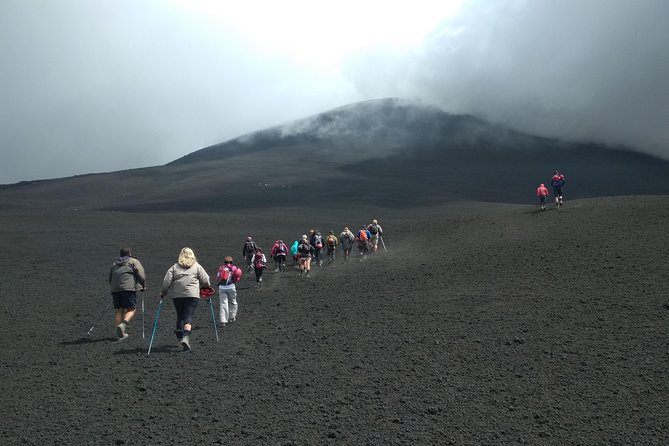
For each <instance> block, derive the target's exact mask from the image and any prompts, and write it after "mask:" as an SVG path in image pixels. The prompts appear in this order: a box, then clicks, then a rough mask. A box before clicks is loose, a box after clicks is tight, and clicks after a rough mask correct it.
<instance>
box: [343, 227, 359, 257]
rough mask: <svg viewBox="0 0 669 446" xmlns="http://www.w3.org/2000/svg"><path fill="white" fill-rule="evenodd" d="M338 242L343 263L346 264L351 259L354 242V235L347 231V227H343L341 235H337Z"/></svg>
mask: <svg viewBox="0 0 669 446" xmlns="http://www.w3.org/2000/svg"><path fill="white" fill-rule="evenodd" d="M339 241H340V242H341V250H342V252H343V253H344V262H346V261H347V260H348V259H349V257H351V250H352V249H353V242H354V241H355V235H353V233H352V232H351V230H350V229H348V226H346V227H344V230H343V231H342V233H341V234H339Z"/></svg>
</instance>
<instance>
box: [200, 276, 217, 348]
mask: <svg viewBox="0 0 669 446" xmlns="http://www.w3.org/2000/svg"><path fill="white" fill-rule="evenodd" d="M214 294H216V291H214V289H213V288H212V287H210V286H207V287H202V288H200V298H201V299H205V300H208V301H209V308H210V309H211V322H212V323H213V324H214V333H215V334H216V342H218V329H217V328H216V316H214V303H213V302H212V296H213V295H214Z"/></svg>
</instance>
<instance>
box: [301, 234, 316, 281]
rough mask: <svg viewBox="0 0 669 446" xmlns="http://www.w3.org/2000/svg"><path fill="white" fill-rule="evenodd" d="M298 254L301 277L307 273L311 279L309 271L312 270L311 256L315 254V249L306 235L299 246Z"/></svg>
mask: <svg viewBox="0 0 669 446" xmlns="http://www.w3.org/2000/svg"><path fill="white" fill-rule="evenodd" d="M297 253H298V255H299V256H300V257H299V261H300V276H302V273H304V272H305V271H306V273H307V274H306V275H307V277H309V271H310V270H311V256H313V254H314V247H313V246H311V244H310V243H309V239H307V236H306V235H303V236H302V238H301V239H300V243H299V245H297Z"/></svg>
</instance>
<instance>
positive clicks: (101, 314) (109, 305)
mask: <svg viewBox="0 0 669 446" xmlns="http://www.w3.org/2000/svg"><path fill="white" fill-rule="evenodd" d="M111 306H112V304H111V303H109V304H108V305H107V306H106V307H105V309H104V310H103V311H102V313H100V317H99V318H98V319H97V320H96V321H95V323H94V324H93V325H92V326H91V328H90V330H88V333H86V336H88V335H90V334H91V332H92V331H93V329H94V328H95V326H96V325H97V324H98V322H100V319H102V316H104V315H105V313H106V312H107V311H109V309H110V308H111Z"/></svg>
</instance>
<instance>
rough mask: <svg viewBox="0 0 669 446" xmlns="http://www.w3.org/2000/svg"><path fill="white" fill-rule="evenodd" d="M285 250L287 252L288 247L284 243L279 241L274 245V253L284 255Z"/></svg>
mask: <svg viewBox="0 0 669 446" xmlns="http://www.w3.org/2000/svg"><path fill="white" fill-rule="evenodd" d="M286 252H288V247H286V244H285V243H279V245H278V246H277V247H276V253H277V254H283V255H285V254H286Z"/></svg>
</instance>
